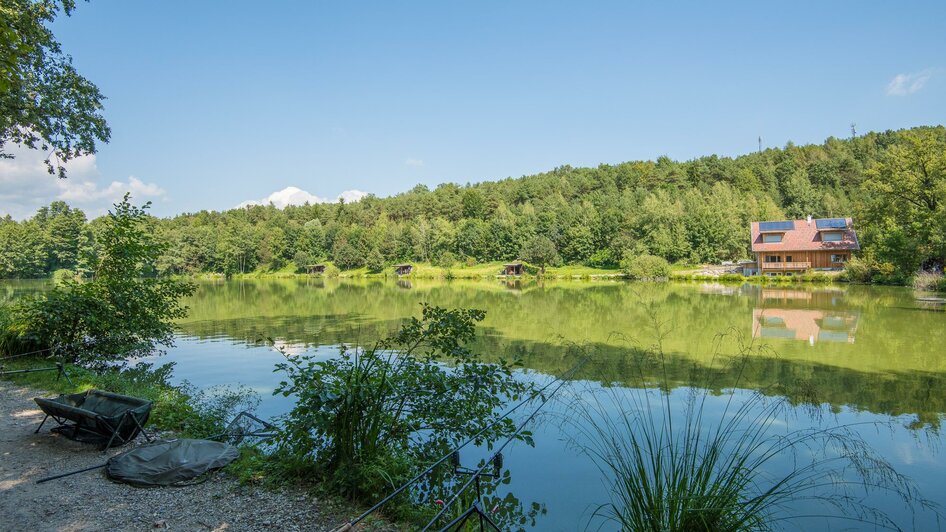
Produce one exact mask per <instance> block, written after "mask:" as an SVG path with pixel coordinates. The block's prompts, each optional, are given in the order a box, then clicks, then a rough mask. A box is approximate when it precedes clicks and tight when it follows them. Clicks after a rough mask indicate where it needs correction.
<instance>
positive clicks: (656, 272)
mask: <svg viewBox="0 0 946 532" xmlns="http://www.w3.org/2000/svg"><path fill="white" fill-rule="evenodd" d="M621 269H622V270H624V273H625V275H627V276H628V277H630V278H631V279H636V280H653V279H666V278H668V277H670V263H669V262H667V259H664V258H663V257H656V256H654V255H646V254H645V255H635V254H632V253H630V252H625V254H624V258H623V259H622V260H621Z"/></svg>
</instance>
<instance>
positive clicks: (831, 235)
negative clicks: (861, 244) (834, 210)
mask: <svg viewBox="0 0 946 532" xmlns="http://www.w3.org/2000/svg"><path fill="white" fill-rule="evenodd" d="M843 237H844V235H843V234H842V233H841V232H840V231H825V232H823V233H821V240H822V241H823V242H840V241H841V240H842V239H843Z"/></svg>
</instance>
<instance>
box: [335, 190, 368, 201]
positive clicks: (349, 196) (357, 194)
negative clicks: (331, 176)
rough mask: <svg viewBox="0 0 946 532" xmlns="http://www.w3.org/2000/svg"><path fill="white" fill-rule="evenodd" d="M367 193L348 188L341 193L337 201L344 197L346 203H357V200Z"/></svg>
mask: <svg viewBox="0 0 946 532" xmlns="http://www.w3.org/2000/svg"><path fill="white" fill-rule="evenodd" d="M367 195H368V193H367V192H362V191H360V190H346V191H344V192H342V193H341V194H339V195H338V197H337V198H336V199H335V201H338V200H340V199H343V200H345V203H355V202H356V201H361V198H363V197H365V196H367Z"/></svg>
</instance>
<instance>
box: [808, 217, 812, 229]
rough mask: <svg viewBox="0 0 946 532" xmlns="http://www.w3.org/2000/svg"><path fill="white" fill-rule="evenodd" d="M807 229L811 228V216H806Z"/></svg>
mask: <svg viewBox="0 0 946 532" xmlns="http://www.w3.org/2000/svg"><path fill="white" fill-rule="evenodd" d="M808 227H811V215H810V214H809V215H808Z"/></svg>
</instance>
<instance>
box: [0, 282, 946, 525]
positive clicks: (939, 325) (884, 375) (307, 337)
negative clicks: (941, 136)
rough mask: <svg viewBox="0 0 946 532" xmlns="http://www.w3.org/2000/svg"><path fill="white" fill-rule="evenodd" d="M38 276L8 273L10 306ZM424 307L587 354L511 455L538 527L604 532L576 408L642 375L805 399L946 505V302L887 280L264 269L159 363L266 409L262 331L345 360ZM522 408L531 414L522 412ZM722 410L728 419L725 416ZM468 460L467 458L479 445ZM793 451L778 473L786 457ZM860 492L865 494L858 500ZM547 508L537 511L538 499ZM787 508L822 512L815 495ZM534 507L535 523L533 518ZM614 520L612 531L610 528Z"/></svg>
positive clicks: (501, 338) (486, 344)
mask: <svg viewBox="0 0 946 532" xmlns="http://www.w3.org/2000/svg"><path fill="white" fill-rule="evenodd" d="M37 288H38V285H36V284H31V283H14V282H8V283H3V284H0V301H2V300H3V299H12V298H15V297H17V296H18V295H19V294H22V293H25V292H28V291H32V290H35V289H37ZM421 302H429V303H431V304H434V305H439V306H444V307H468V308H480V309H484V310H486V311H487V314H486V319H485V321H484V322H483V323H482V324H481V327H480V328H479V338H478V340H477V342H476V345H475V348H476V349H477V350H478V351H479V352H482V353H484V354H485V355H486V356H487V358H490V357H499V356H504V357H506V358H509V357H512V356H517V357H520V358H521V359H522V360H523V362H524V364H525V369H524V371H523V374H522V377H523V378H528V379H536V380H544V379H545V380H547V379H548V378H549V377H550V376H554V375H559V374H562V373H564V372H565V371H567V370H568V369H569V368H571V367H572V366H573V365H574V364H575V363H576V361H577V357H576V355H575V352H574V351H575V350H574V349H571V348H570V347H569V346H571V345H574V344H578V345H581V346H582V347H583V349H585V350H586V351H588V352H590V353H591V354H592V360H591V361H590V362H589V363H587V364H585V365H584V366H583V367H582V368H581V370H580V371H579V373H578V376H577V378H578V381H579V382H577V383H575V384H574V385H570V386H569V387H567V388H565V389H563V391H562V392H561V393H560V394H559V395H558V397H557V398H558V399H559V401H558V402H556V403H555V404H550V406H549V408H548V409H547V411H546V414H545V415H544V416H542V417H540V418H539V419H538V420H537V422H536V424H535V425H534V427H533V430H534V432H535V442H536V445H535V447H528V446H526V445H524V444H516V445H514V446H513V447H512V448H511V449H509V451H508V452H506V453H505V455H506V456H505V458H506V459H505V467H506V468H508V469H509V471H510V473H511V479H512V481H511V482H510V483H509V484H508V485H504V486H501V487H499V488H497V489H496V491H495V493H494V496H495V497H496V498H497V499H498V500H500V501H502V503H501V504H500V510H499V513H500V514H505V516H504V521H505V522H507V523H512V522H514V521H517V520H518V519H519V518H521V517H522V515H519V514H524V515H525V524H524V525H523V526H524V527H525V528H534V529H537V530H575V529H584V528H585V527H586V526H588V527H590V528H592V529H598V527H599V525H601V521H600V520H598V519H595V518H593V516H592V514H593V512H594V510H595V509H596V508H597V506H598V505H600V504H603V503H606V502H608V500H609V496H608V490H607V486H606V485H605V483H604V481H603V479H602V475H601V473H600V472H599V471H598V470H597V469H596V468H595V467H594V465H593V463H592V462H590V461H589V460H588V459H587V458H586V457H584V456H583V455H582V454H581V453H580V452H579V451H578V450H577V449H576V448H575V446H574V445H571V444H570V443H569V436H570V435H569V434H568V429H567V428H563V427H567V426H568V424H567V423H565V422H563V419H562V416H563V415H564V414H563V413H564V412H565V410H566V409H565V407H564V406H563V405H567V404H573V403H574V402H575V401H576V400H578V399H580V398H582V397H585V398H587V397H589V396H594V395H596V394H597V395H604V394H612V393H616V394H628V393H637V392H636V391H635V390H636V389H638V388H640V383H641V380H642V378H643V380H644V381H648V382H655V381H657V380H658V379H660V380H666V381H669V383H670V385H669V386H668V387H667V388H668V390H669V394H670V399H671V402H672V403H673V404H682V403H683V402H684V401H685V399H686V397H687V396H688V395H689V394H691V393H692V392H693V391H694V390H700V389H707V388H708V389H710V390H712V391H713V393H714V394H715V395H714V394H711V395H710V399H709V401H708V403H707V416H708V417H709V418H712V416H713V415H716V414H717V413H719V412H721V411H722V406H721V405H722V404H723V402H724V401H725V398H726V397H728V394H726V393H720V392H725V391H727V390H731V389H733V388H735V389H736V392H735V393H736V394H737V395H746V394H749V393H750V392H751V391H755V390H761V391H763V392H764V393H765V394H768V395H771V396H773V397H775V396H786V397H787V398H788V399H789V402H790V403H791V404H794V405H797V406H796V407H791V408H788V409H787V411H786V412H785V413H784V415H783V416H780V417H779V419H778V420H777V421H778V423H779V424H780V426H781V425H784V430H786V431H787V430H792V429H796V428H807V427H818V426H837V425H852V426H855V427H857V429H856V430H858V431H859V433H860V434H861V435H862V436H863V437H864V438H865V439H866V440H867V441H868V442H869V443H870V444H871V446H872V447H873V448H874V449H875V450H876V451H877V452H878V453H879V454H880V455H881V456H882V457H883V458H885V459H886V460H888V461H889V462H890V463H891V464H892V465H893V466H894V467H895V468H896V469H897V471H898V472H900V473H903V474H906V475H908V476H910V477H912V479H913V480H914V481H915V482H916V484H917V485H918V487H919V488H920V489H921V491H922V493H923V494H924V495H925V496H926V497H928V498H930V499H932V500H934V501H936V502H938V503H940V504H944V505H946V460H944V458H946V456H944V455H943V454H942V453H943V443H944V437H943V436H942V435H941V431H940V425H941V423H942V421H943V417H944V413H946V313H944V312H943V311H942V310H941V309H938V308H934V307H928V306H926V305H925V304H923V303H918V302H917V301H916V300H915V294H914V292H913V291H912V290H909V289H904V288H885V287H862V286H849V287H848V286H843V287H835V286H831V287H806V286H799V287H795V286H792V287H759V286H751V285H744V286H724V285H718V284H711V283H710V284H637V283H625V282H550V283H545V284H537V283H535V282H531V283H521V284H520V283H518V282H512V283H506V282H496V281H477V282H467V281H454V282H437V281H409V282H408V281H400V282H393V281H389V282H379V281H378V282H366V281H339V280H318V279H312V280H265V281H252V282H250V281H242V282H241V281H231V282H205V283H201V284H200V285H199V289H198V291H197V293H196V294H195V295H194V296H193V297H191V298H189V299H188V301H187V305H188V306H189V307H190V315H189V317H188V318H187V319H186V320H183V321H181V322H180V336H179V339H178V341H177V345H176V347H174V348H173V349H171V350H169V352H168V353H167V354H166V355H165V356H163V357H160V361H162V362H163V361H173V362H175V363H176V369H175V377H176V378H177V379H186V380H188V381H190V382H191V383H193V384H195V385H196V386H198V387H202V388H206V387H211V386H215V385H226V384H235V383H240V384H243V385H246V386H248V387H250V388H252V389H254V390H256V391H257V392H258V393H259V394H260V396H261V398H262V403H261V405H260V407H259V410H258V412H259V413H260V414H261V415H262V416H263V417H274V416H277V415H279V414H281V413H284V412H286V411H287V410H288V408H289V407H290V403H289V400H288V399H285V398H282V397H274V396H272V390H273V389H274V387H275V385H276V384H277V383H278V382H279V380H280V377H281V376H280V375H279V374H276V373H273V365H274V364H275V363H277V362H279V361H280V360H282V355H280V354H279V353H277V352H275V351H273V350H272V349H271V348H269V347H266V346H261V345H259V344H258V342H257V340H259V339H261V338H265V337H271V338H273V339H275V340H276V341H277V344H278V345H280V346H281V347H282V348H283V349H284V350H285V351H287V352H289V353H314V354H316V355H318V356H324V357H329V356H333V355H334V354H335V353H336V352H337V349H338V347H337V346H338V345H339V344H341V343H345V344H357V343H369V342H371V341H373V340H374V339H377V338H379V337H382V336H385V335H387V334H388V333H390V332H392V331H394V330H396V328H397V326H398V324H399V322H400V320H402V319H403V318H404V317H406V316H411V315H418V314H419V310H420V303H421ZM655 323H659V324H660V329H661V330H662V331H663V334H662V336H661V338H662V346H663V350H664V352H665V353H666V373H664V372H661V373H660V375H657V374H649V373H647V372H646V371H645V372H644V373H641V370H640V366H639V365H637V364H635V357H634V356H633V353H634V352H635V348H636V347H648V346H651V345H653V344H654V343H655V342H656V340H657V337H658V334H657V332H656V329H655ZM741 344H752V345H753V346H756V347H760V346H764V349H762V350H761V351H758V350H757V351H754V353H755V354H753V355H752V356H751V358H750V359H749V360H748V361H747V362H746V363H745V364H743V365H739V366H738V367H733V366H732V365H728V364H727V363H726V362H725V361H726V357H725V355H728V354H733V353H736V352H737V350H738V348H739V346H740V345H741ZM526 410H529V409H523V417H524V416H525V415H526V414H527V412H526ZM719 415H721V414H719ZM482 455H483V453H481V452H478V451H475V450H474V451H469V452H467V453H466V454H464V455H463V460H464V463H465V465H474V464H473V463H474V462H475V461H476V460H477V459H478V458H479V457H480V456H482ZM788 461H789V457H785V459H784V460H782V461H781V462H780V461H778V460H777V461H775V462H773V464H772V467H774V468H778V467H788V463H787V462H788ZM862 493H863V492H858V496H860V495H861V494H862ZM866 500H867V501H868V502H870V503H871V504H876V505H877V506H878V507H879V508H881V509H882V510H884V511H885V512H887V513H888V514H889V515H891V516H892V517H893V518H895V520H896V521H897V523H898V524H899V525H900V526H901V527H903V528H904V529H936V528H938V527H939V525H938V523H937V521H936V520H935V516H934V515H933V514H932V513H931V512H918V513H915V514H914V512H912V511H909V510H908V509H906V508H905V507H904V505H903V504H902V503H900V502H899V501H898V500H896V498H894V497H890V496H884V495H877V494H874V495H871V494H867V495H866ZM536 509H537V510H536ZM792 511H794V512H798V513H799V514H810V513H817V514H819V515H820V514H824V513H825V512H826V510H825V509H824V508H822V507H820V506H818V505H812V504H811V503H799V506H798V508H795V509H793V510H792ZM533 517H534V522H533ZM796 525H797V526H804V527H808V528H811V527H814V528H818V529H820V528H826V527H828V526H830V527H831V528H833V529H837V528H846V527H853V528H861V527H863V526H866V525H860V524H858V523H856V522H854V523H852V522H844V521H825V520H824V519H822V518H810V519H808V520H805V521H798V522H795V523H791V524H789V528H794V527H795V526H796ZM609 528H610V525H607V524H605V525H604V527H603V529H609Z"/></svg>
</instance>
